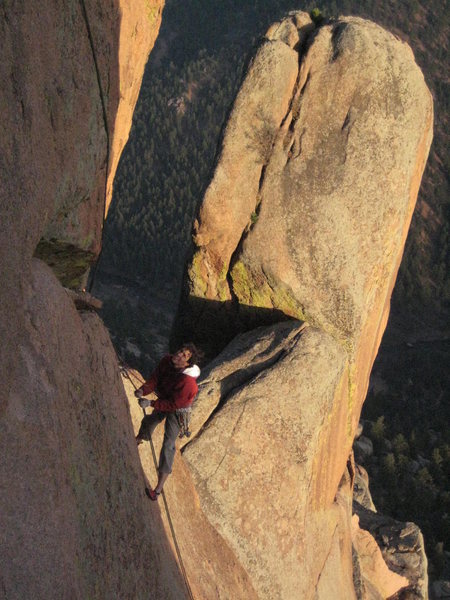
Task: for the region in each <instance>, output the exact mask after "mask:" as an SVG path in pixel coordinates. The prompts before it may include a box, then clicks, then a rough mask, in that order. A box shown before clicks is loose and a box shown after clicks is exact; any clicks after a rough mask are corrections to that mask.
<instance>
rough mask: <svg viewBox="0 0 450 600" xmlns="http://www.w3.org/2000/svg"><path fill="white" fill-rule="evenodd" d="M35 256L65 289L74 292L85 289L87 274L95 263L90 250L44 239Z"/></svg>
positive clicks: (93, 255)
mask: <svg viewBox="0 0 450 600" xmlns="http://www.w3.org/2000/svg"><path fill="white" fill-rule="evenodd" d="M34 256H35V257H36V258H39V259H40V260H42V261H43V262H45V263H46V264H47V265H48V266H49V267H50V268H51V269H52V271H53V272H54V273H55V275H56V277H57V278H58V279H59V281H60V282H61V284H62V285H63V286H64V287H67V288H69V289H73V290H75V289H80V288H82V287H84V284H85V279H86V276H87V273H88V271H89V269H90V267H91V266H92V264H93V262H94V261H95V254H93V253H92V252H89V251H88V250H82V249H81V248H78V247H77V246H74V245H73V244H69V243H68V242H63V241H61V240H56V239H51V240H46V239H44V238H42V239H41V241H40V242H39V244H38V245H37V247H36V250H35V252H34Z"/></svg>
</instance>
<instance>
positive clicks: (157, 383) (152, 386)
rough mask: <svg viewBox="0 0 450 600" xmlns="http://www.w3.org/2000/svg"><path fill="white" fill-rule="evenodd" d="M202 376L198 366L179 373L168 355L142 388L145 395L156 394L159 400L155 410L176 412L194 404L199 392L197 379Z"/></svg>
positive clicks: (156, 402)
mask: <svg viewBox="0 0 450 600" xmlns="http://www.w3.org/2000/svg"><path fill="white" fill-rule="evenodd" d="M199 375H200V369H199V368H198V367H197V365H194V366H192V367H188V368H187V369H184V371H177V369H175V367H174V366H173V363H172V356H171V355H170V354H168V355H167V356H164V358H163V359H162V360H161V361H160V363H159V365H158V366H157V367H156V369H155V370H154V371H153V373H152V374H151V376H150V379H149V380H148V381H146V382H145V383H144V385H143V386H142V387H141V388H140V389H141V390H142V392H143V395H144V396H146V395H147V394H150V393H151V392H156V395H157V396H158V400H156V401H155V404H154V408H155V410H159V411H161V412H175V411H176V409H177V408H186V407H188V406H190V405H191V404H192V402H193V401H194V398H195V396H196V395H197V392H198V386H197V382H196V378H197V377H198V376H199Z"/></svg>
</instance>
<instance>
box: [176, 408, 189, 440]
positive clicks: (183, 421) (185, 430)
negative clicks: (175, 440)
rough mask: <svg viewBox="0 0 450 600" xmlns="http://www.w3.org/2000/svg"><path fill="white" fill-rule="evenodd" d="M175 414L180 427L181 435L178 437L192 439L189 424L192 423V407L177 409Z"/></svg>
mask: <svg viewBox="0 0 450 600" xmlns="http://www.w3.org/2000/svg"><path fill="white" fill-rule="evenodd" d="M175 414H176V416H177V421H178V425H179V426H180V434H179V436H178V437H180V438H184V437H191V432H190V431H189V423H190V421H191V414H192V408H191V407H190V406H188V407H187V408H177V410H176V411H175Z"/></svg>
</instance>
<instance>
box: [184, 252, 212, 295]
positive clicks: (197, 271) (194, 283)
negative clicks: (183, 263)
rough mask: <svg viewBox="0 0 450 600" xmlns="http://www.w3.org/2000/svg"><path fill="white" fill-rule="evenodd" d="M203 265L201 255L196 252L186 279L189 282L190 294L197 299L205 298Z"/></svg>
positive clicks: (206, 285) (205, 288)
mask: <svg viewBox="0 0 450 600" xmlns="http://www.w3.org/2000/svg"><path fill="white" fill-rule="evenodd" d="M204 271H205V265H204V260H203V256H202V253H201V252H200V251H199V250H198V251H197V252H196V253H195V254H194V256H193V258H192V261H191V264H190V267H189V270H188V277H189V281H190V282H191V292H192V295H193V296H196V297H198V298H206V292H207V290H208V284H207V281H206V279H205V277H204Z"/></svg>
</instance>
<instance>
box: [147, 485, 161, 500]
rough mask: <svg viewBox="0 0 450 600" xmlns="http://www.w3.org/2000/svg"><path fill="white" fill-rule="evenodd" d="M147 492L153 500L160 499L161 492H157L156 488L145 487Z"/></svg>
mask: <svg viewBox="0 0 450 600" xmlns="http://www.w3.org/2000/svg"><path fill="white" fill-rule="evenodd" d="M145 493H146V494H147V496H148V497H149V498H150V500H153V501H155V500H158V496H159V495H160V494H161V492H157V491H156V490H152V489H149V488H145Z"/></svg>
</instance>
